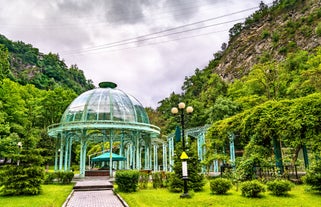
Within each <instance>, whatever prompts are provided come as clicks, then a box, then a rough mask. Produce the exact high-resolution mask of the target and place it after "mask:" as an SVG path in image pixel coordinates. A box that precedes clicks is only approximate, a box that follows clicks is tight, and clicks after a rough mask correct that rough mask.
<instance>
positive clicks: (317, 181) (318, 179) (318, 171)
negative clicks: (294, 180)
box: [303, 160, 321, 191]
mask: <svg viewBox="0 0 321 207" xmlns="http://www.w3.org/2000/svg"><path fill="white" fill-rule="evenodd" d="M303 182H304V183H305V184H307V185H310V186H311V187H312V189H314V190H317V191H321V160H319V161H317V162H316V163H313V164H312V165H311V166H310V169H309V170H308V171H307V173H306V175H305V176H304V177H303Z"/></svg>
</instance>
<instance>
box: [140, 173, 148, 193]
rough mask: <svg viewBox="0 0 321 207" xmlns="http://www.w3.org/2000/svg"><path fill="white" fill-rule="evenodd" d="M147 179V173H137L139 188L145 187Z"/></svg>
mask: <svg viewBox="0 0 321 207" xmlns="http://www.w3.org/2000/svg"><path fill="white" fill-rule="evenodd" d="M148 180H149V173H146V172H140V173H139V188H140V189H146V188H147V185H148Z"/></svg>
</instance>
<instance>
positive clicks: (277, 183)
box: [267, 180, 293, 196]
mask: <svg viewBox="0 0 321 207" xmlns="http://www.w3.org/2000/svg"><path fill="white" fill-rule="evenodd" d="M292 186H293V185H292V183H291V182H290V181H288V180H274V181H269V182H267V189H268V190H269V191H271V192H272V194H273V195H276V196H282V195H286V194H287V193H288V191H290V190H291V188H292Z"/></svg>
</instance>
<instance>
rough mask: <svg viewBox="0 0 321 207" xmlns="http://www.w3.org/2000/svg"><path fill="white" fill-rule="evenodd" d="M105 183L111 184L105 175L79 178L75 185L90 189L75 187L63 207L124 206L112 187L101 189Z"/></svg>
mask: <svg viewBox="0 0 321 207" xmlns="http://www.w3.org/2000/svg"><path fill="white" fill-rule="evenodd" d="M103 185H106V186H110V185H111V183H110V182H109V181H108V180H107V179H106V178H104V177H100V178H98V177H94V178H85V179H82V180H77V181H76V185H75V187H80V188H83V187H86V186H88V189H83V190H79V189H74V190H73V191H72V193H71V194H70V196H69V197H68V198H67V200H66V202H65V204H64V205H63V207H124V206H127V204H126V203H125V204H124V203H123V202H122V201H121V200H120V199H119V198H118V197H117V195H115V194H114V192H113V190H112V189H99V188H101V187H102V186H103Z"/></svg>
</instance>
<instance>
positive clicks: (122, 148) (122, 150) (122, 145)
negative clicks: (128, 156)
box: [119, 133, 125, 170]
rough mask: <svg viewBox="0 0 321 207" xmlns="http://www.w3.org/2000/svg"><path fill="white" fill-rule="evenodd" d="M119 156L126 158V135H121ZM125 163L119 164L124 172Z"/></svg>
mask: <svg viewBox="0 0 321 207" xmlns="http://www.w3.org/2000/svg"><path fill="white" fill-rule="evenodd" d="M119 152H120V153H119V154H120V156H124V133H122V134H121V137H120V149H119ZM124 167H125V166H124V161H122V162H119V169H121V170H123V169H124Z"/></svg>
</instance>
